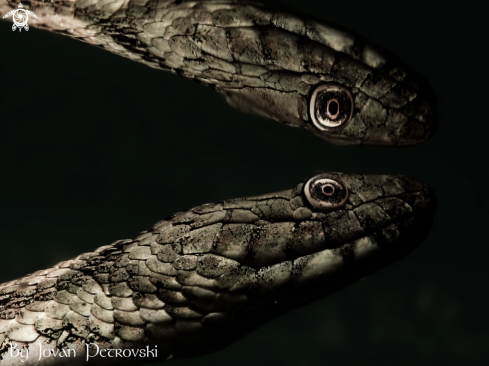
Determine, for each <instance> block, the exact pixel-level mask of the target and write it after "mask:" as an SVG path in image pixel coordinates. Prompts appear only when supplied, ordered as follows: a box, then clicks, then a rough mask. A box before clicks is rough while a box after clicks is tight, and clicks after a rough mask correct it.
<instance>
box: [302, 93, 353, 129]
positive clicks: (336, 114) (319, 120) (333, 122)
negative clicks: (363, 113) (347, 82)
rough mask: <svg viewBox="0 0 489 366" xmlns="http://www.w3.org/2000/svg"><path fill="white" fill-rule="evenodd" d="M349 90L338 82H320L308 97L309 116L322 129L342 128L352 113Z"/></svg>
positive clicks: (351, 100) (351, 98) (351, 99)
mask: <svg viewBox="0 0 489 366" xmlns="http://www.w3.org/2000/svg"><path fill="white" fill-rule="evenodd" d="M353 105H354V103H353V97H352V94H351V93H350V91H349V90H348V89H346V88H344V87H342V86H341V85H338V84H320V85H318V86H316V89H314V91H313V92H312V94H311V95H310V97H309V116H310V117H311V120H312V123H314V126H316V127H317V128H319V129H320V130H322V131H334V130H337V129H338V128H341V129H342V128H344V127H345V126H346V125H347V124H348V122H350V119H351V116H352V114H353Z"/></svg>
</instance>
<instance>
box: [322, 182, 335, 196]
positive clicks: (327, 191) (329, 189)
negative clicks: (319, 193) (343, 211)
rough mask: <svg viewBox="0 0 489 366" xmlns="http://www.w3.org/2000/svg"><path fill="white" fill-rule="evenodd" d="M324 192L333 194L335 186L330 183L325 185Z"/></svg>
mask: <svg viewBox="0 0 489 366" xmlns="http://www.w3.org/2000/svg"><path fill="white" fill-rule="evenodd" d="M323 192H324V193H325V194H331V193H333V192H334V189H333V186H330V185H329V184H327V185H325V186H324V187H323Z"/></svg>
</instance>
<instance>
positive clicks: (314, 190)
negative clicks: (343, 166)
mask: <svg viewBox="0 0 489 366" xmlns="http://www.w3.org/2000/svg"><path fill="white" fill-rule="evenodd" d="M304 195H305V196H306V199H307V201H308V202H309V203H310V204H311V206H313V207H314V208H317V209H320V210H321V211H326V212H327V211H332V210H335V209H337V208H340V207H342V206H344V205H345V204H346V202H347V200H348V196H349V194H348V188H347V187H346V185H345V183H344V182H343V181H342V180H341V179H340V178H339V177H338V175H336V174H331V173H325V174H320V175H316V176H315V177H312V178H311V179H309V180H308V181H307V182H306V184H305V185H304Z"/></svg>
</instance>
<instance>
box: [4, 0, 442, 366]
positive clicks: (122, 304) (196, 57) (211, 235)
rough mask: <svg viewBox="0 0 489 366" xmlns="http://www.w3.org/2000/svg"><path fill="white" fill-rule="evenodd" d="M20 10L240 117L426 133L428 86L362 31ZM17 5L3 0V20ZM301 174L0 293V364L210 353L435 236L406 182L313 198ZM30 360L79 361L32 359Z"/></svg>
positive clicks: (276, 20) (219, 17) (303, 20)
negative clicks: (195, 89) (194, 86)
mask: <svg viewBox="0 0 489 366" xmlns="http://www.w3.org/2000/svg"><path fill="white" fill-rule="evenodd" d="M24 5H25V8H27V9H30V10H32V11H33V12H34V13H36V15H37V16H38V17H39V18H38V19H34V18H30V19H29V25H31V26H38V27H41V28H45V29H48V30H50V31H55V32H59V33H64V34H68V35H70V36H71V37H73V38H77V39H81V40H83V41H85V42H88V43H91V44H94V45H98V46H100V47H103V48H105V49H107V50H109V51H111V52H114V53H116V54H119V55H122V56H125V57H128V58H131V59H133V60H136V61H139V62H143V63H145V64H147V65H149V66H151V67H155V68H159V69H170V70H172V71H173V72H175V73H178V74H180V75H183V76H186V77H189V78H192V79H195V80H197V81H199V82H202V83H205V84H209V85H210V86H212V87H213V88H215V89H216V90H217V91H219V92H221V93H223V94H224V95H225V97H226V99H227V100H228V101H229V102H230V103H231V104H232V105H234V106H236V107H237V108H239V109H241V110H244V111H248V112H253V113H257V114H260V115H263V116H267V117H270V118H273V119H277V120H279V121H281V122H283V123H286V124H288V125H291V126H295V127H302V128H306V129H308V130H310V131H312V132H313V133H314V134H316V135H318V136H319V137H321V138H323V139H325V140H326V141H328V142H331V143H336V144H373V145H397V146H401V145H411V144H414V143H418V142H422V141H424V140H426V139H427V138H429V137H430V136H431V135H432V134H433V132H434V130H435V127H436V116H435V112H434V108H435V106H434V103H435V102H434V97H433V95H432V91H431V89H430V88H429V86H428V85H427V84H426V82H425V81H423V79H421V78H420V77H419V76H417V75H416V74H415V73H413V72H412V71H410V70H408V69H407V68H406V67H405V66H402V65H401V64H400V63H398V62H397V61H396V60H395V59H394V58H392V57H391V56H389V55H387V54H386V53H385V52H384V51H381V50H379V49H378V48H376V47H375V46H373V45H371V44H370V43H368V42H366V41H364V40H362V39H361V38H360V37H358V36H356V35H352V34H350V33H348V32H346V31H344V30H341V29H339V28H338V27H335V26H331V25H328V24H326V23H324V22H323V21H317V20H314V19H310V18H307V17H305V16H298V15H296V14H294V15H292V14H291V13H290V12H288V11H287V10H284V9H279V8H272V7H269V6H267V5H265V4H262V3H261V2H253V1H239V2H238V1H218V0H208V1H203V0H200V1H174V2H171V1H158V0H156V1H147V0H127V1H126V0H110V1H106V0H105V1H104V0H101V1H99V0H79V1H56V2H46V1H32V2H30V3H28V2H26V3H24ZM15 8H17V4H16V3H14V2H11V1H8V0H0V15H4V14H6V13H7V12H8V11H10V10H12V9H15ZM323 178H324V177H323ZM323 178H321V179H323ZM311 179H312V180H309V181H308V183H307V184H304V183H301V184H299V185H298V186H297V187H296V188H294V189H291V190H287V191H283V192H279V193H275V194H269V195H263V196H258V197H251V198H245V199H236V200H230V201H225V202H220V203H217V204H209V205H203V206H200V207H197V208H194V209H192V210H190V211H188V212H184V213H179V214H175V215H173V216H172V217H171V218H170V219H168V220H167V221H162V222H159V223H157V224H156V225H155V226H154V227H153V228H152V229H150V230H149V231H145V232H143V233H141V234H140V235H139V236H137V237H135V238H134V239H132V240H122V241H118V242H115V243H113V244H111V245H109V246H105V247H101V248H99V249H97V250H96V251H95V252H93V253H86V254H82V255H80V256H78V257H77V258H75V259H74V260H70V261H66V262H62V263H60V264H58V265H57V266H55V267H53V268H51V269H48V270H44V271H38V272H35V273H33V274H31V275H28V276H25V277H23V278H21V279H18V280H15V281H11V282H8V283H5V284H2V285H0V357H1V361H0V362H1V365H18V364H19V363H20V361H21V360H20V358H21V357H20V356H19V355H16V354H15V353H14V354H12V353H11V352H10V351H12V347H11V346H12V345H14V344H15V345H16V347H17V349H19V350H20V349H21V350H23V351H24V352H26V351H27V350H28V351H29V357H28V359H27V360H25V361H26V362H24V363H23V364H24V365H46V366H52V365H57V364H70V365H75V364H79V365H82V364H83V365H84V364H85V362H86V352H85V345H86V344H91V343H93V344H96V345H97V347H99V349H112V350H114V351H115V350H124V349H125V350H128V349H143V348H144V347H146V346H148V347H149V346H150V347H151V349H154V348H153V347H156V346H158V348H157V349H158V351H157V356H158V357H154V358H148V357H143V358H141V359H137V360H133V361H132V362H134V361H140V362H148V361H154V360H157V359H166V358H169V357H191V356H195V355H199V354H203V353H206V352H211V351H214V350H217V349H220V348H222V347H225V346H226V345H227V344H229V343H231V342H233V341H235V340H236V339H238V338H240V337H242V336H243V335H244V334H246V333H248V332H250V331H251V330H253V329H254V328H256V327H257V326H259V325H260V324H262V323H263V322H266V321H268V320H269V319H271V318H273V317H275V316H277V315H279V314H281V313H283V312H285V311H288V310H290V309H293V308H295V307H298V306H300V305H302V304H304V303H307V302H309V301H311V300H314V299H316V298H318V297H321V296H324V295H327V294H329V293H331V292H333V291H336V290H338V289H340V288H343V287H344V286H346V285H348V284H349V283H351V282H353V281H356V280H358V279H360V278H362V277H363V276H365V275H368V274H369V273H371V272H373V271H375V270H378V269H380V268H382V267H384V266H386V265H388V264H390V263H392V262H393V261H395V260H396V259H398V258H400V257H401V256H402V255H404V254H406V253H407V252H409V251H410V250H412V249H413V248H414V247H415V246H416V245H417V244H419V243H420V242H421V241H422V240H423V238H424V237H425V236H426V234H427V232H428V230H429V227H430V224H431V220H432V215H433V211H434V205H435V203H434V196H433V194H432V193H431V191H430V190H429V189H428V188H427V186H425V185H424V184H422V183H421V182H419V181H417V180H415V179H414V178H410V177H405V176H367V175H365V176H364V175H348V174H340V173H337V174H330V175H327V176H326V178H324V179H329V180H330V183H331V184H330V183H328V184H330V185H329V186H328V184H326V183H324V185H323V186H320V187H322V188H321V189H324V191H321V192H323V193H321V194H320V195H319V196H318V193H317V191H314V190H311V189H312V188H311V187H316V186H315V185H314V184H313V183H311V182H313V181H314V179H315V178H311ZM318 179H319V178H318ZM321 184H322V183H321ZM318 187H319V186H318ZM329 189H332V190H333V193H331V192H329V191H328V190H329ZM311 192H312V193H311ZM338 192H340V193H341V192H343V194H344V195H343V196H342V195H341V194H340V195H339V196H338V194H339V193H338ZM321 195H322V196H321ZM318 197H320V199H319V198H318ZM321 197H322V198H321ZM318 199H319V201H317V200H318ZM40 349H43V350H48V349H51V350H52V351H56V352H67V350H68V349H73V350H75V351H76V357H75V356H73V354H72V353H71V354H69V355H70V357H69V358H68V357H65V358H60V357H41V359H40V362H38V360H39V350H40ZM123 360H126V359H125V358H120V357H112V358H110V357H104V358H103V357H101V356H100V355H99V356H98V357H94V358H90V362H91V364H97V363H99V364H101V365H104V366H105V365H109V364H110V363H111V362H114V363H120V362H121V361H123Z"/></svg>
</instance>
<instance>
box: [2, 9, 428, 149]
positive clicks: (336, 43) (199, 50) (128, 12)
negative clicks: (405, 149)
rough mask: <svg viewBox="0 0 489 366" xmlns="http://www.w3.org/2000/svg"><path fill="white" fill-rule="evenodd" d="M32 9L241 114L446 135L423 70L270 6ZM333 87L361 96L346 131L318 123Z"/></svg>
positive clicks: (379, 140) (368, 132)
mask: <svg viewBox="0 0 489 366" xmlns="http://www.w3.org/2000/svg"><path fill="white" fill-rule="evenodd" d="M30 6H31V8H32V10H33V11H36V10H37V11H38V12H41V11H42V14H43V15H42V17H40V18H39V19H32V20H31V22H32V23H33V25H34V26H38V27H43V28H47V29H49V30H52V31H56V32H61V33H63V34H68V35H70V36H71V37H73V38H77V39H80V40H83V41H85V42H88V43H90V44H94V45H97V46H100V47H103V48H105V49H106V50H108V51H110V52H113V53H116V54H118V55H121V56H124V57H128V58H130V59H132V60H135V61H138V62H142V63H144V64H146V65H148V66H150V67H154V68H159V69H163V70H171V71H172V72H175V73H177V74H179V75H182V76H185V77H188V78H191V79H195V80H197V81H200V82H202V83H205V84H208V85H211V86H214V87H215V89H216V90H217V91H219V92H221V93H223V94H224V96H225V97H226V99H227V100H228V102H229V103H230V104H231V105H233V106H235V107H236V108H238V109H240V110H243V111H246V112H251V113H255V114H258V115H261V116H264V117H267V118H272V119H275V120H278V121H280V122H283V123H285V124H288V125H291V126H294V127H301V128H306V129H308V130H310V131H312V132H313V133H315V134H316V135H318V136H319V137H321V138H323V139H325V140H327V141H328V142H331V143H336V144H374V145H410V144H413V143H418V142H421V141H424V140H426V139H427V138H429V137H430V136H431V135H432V134H433V133H434V131H435V128H436V123H437V122H436V116H435V100H434V97H433V95H432V91H431V89H430V87H429V86H428V85H427V83H426V82H425V81H424V80H423V79H422V78H421V77H419V76H417V75H416V74H415V73H414V72H413V71H411V70H409V69H408V68H407V67H405V66H403V65H401V64H399V63H398V62H397V61H396V60H395V59H394V58H393V57H391V56H390V55H388V54H387V53H386V52H385V51H382V50H380V49H379V48H378V47H376V46H374V45H372V44H370V43H369V42H368V41H366V40H363V39H362V38H361V37H359V36H357V35H354V34H353V33H351V32H348V31H345V30H342V29H341V28H340V27H337V26H334V25H331V24H327V23H326V22H324V21H320V20H315V19H310V18H308V17H307V16H303V15H300V16H298V15H295V14H294V15H293V14H291V13H288V12H287V11H286V10H284V9H281V10H279V9H275V8H273V7H270V6H268V5H267V4H265V3H261V2H260V1H251V0H242V1H239V2H238V1H229V2H224V3H223V2H222V1H219V0H200V1H178V2H176V1H167V0H155V1H149V0H130V1H127V2H126V1H122V0H116V1H114V2H111V3H110V4H105V3H104V2H103V1H101V0H93V1H84V0H78V1H75V2H72V1H64V0H63V1H59V2H55V3H52V2H48V1H32V2H31V5H30ZM15 7H16V4H14V2H13V0H0V14H1V13H4V12H6V11H7V10H9V9H10V8H15ZM75 14H76V15H75ZM60 19H62V20H63V23H61V22H60ZM324 82H335V83H339V84H341V85H344V86H345V87H348V88H349V89H350V90H351V92H352V93H353V94H354V95H355V96H356V100H355V109H354V114H353V118H352V121H351V122H350V123H349V124H348V125H347V126H346V128H344V129H339V130H337V131H329V132H325V131H321V130H318V129H317V128H315V127H314V125H313V124H312V123H311V121H310V117H309V114H308V105H307V104H308V95H309V93H310V92H311V91H312V90H313V89H314V88H315V86H316V85H318V84H319V83H324ZM358 96H362V97H361V98H360V99H359V100H357V99H358ZM363 100H364V101H365V102H366V103H365V102H364V101H363Z"/></svg>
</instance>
